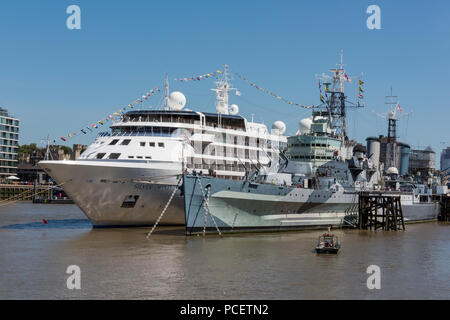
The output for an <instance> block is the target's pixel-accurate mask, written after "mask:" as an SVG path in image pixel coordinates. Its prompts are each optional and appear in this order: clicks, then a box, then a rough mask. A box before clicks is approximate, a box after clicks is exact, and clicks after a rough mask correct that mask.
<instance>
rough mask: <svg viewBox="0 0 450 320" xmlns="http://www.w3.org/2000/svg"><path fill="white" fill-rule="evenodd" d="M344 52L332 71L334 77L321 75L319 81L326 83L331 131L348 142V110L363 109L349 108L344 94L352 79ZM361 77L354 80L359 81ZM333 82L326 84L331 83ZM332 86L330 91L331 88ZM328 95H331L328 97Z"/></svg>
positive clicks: (352, 105)
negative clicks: (346, 68) (347, 72)
mask: <svg viewBox="0 0 450 320" xmlns="http://www.w3.org/2000/svg"><path fill="white" fill-rule="evenodd" d="M344 66H345V64H344V52H343V50H341V53H340V62H339V63H338V64H337V68H335V69H330V70H329V71H330V72H331V73H332V76H331V77H330V76H328V75H321V76H317V78H318V79H319V80H323V81H324V85H325V105H326V107H327V109H328V111H329V114H330V117H331V129H332V130H333V131H334V133H335V134H336V136H338V137H340V138H342V140H343V141H345V140H347V139H348V137H347V125H346V109H347V108H349V107H362V106H361V105H360V104H359V103H358V104H353V103H351V106H348V105H347V104H346V102H348V101H347V100H346V96H345V93H344V87H345V82H346V81H348V82H350V81H351V80H350V78H349V77H348V76H347V74H346V72H345V69H344ZM358 78H359V77H356V78H353V79H358ZM330 80H331V82H326V81H330ZM330 85H332V88H331V90H330V88H329V86H330ZM327 94H330V96H328V95H327Z"/></svg>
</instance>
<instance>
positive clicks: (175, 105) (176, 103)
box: [167, 91, 186, 111]
mask: <svg viewBox="0 0 450 320" xmlns="http://www.w3.org/2000/svg"><path fill="white" fill-rule="evenodd" d="M167 104H168V105H169V107H170V109H172V110H177V111H178V110H181V109H183V107H184V106H185V105H186V97H185V96H184V94H182V93H181V92H179V91H174V92H172V93H171V94H170V95H169V99H168V101H167Z"/></svg>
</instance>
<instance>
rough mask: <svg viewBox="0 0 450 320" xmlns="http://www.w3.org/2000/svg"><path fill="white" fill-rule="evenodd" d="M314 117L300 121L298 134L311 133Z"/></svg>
mask: <svg viewBox="0 0 450 320" xmlns="http://www.w3.org/2000/svg"><path fill="white" fill-rule="evenodd" d="M312 122H313V121H312V117H308V118H305V119H302V120H300V122H299V123H298V134H307V133H309V132H310V131H311V124H312Z"/></svg>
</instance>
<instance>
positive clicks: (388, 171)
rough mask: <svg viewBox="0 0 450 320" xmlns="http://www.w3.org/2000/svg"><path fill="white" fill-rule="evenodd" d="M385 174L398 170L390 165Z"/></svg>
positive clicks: (394, 172) (395, 172)
mask: <svg viewBox="0 0 450 320" xmlns="http://www.w3.org/2000/svg"><path fill="white" fill-rule="evenodd" d="M386 173H387V174H398V170H397V168H396V167H390V168H388V169H387V170H386Z"/></svg>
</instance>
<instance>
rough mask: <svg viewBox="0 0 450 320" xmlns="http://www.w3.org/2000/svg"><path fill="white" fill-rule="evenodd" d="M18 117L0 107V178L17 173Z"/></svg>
mask: <svg viewBox="0 0 450 320" xmlns="http://www.w3.org/2000/svg"><path fill="white" fill-rule="evenodd" d="M18 147H19V119H17V118H14V117H13V116H11V115H10V114H9V113H8V110H5V109H3V108H0V179H2V178H6V177H9V176H11V175H13V176H15V175H17V162H18V154H17V149H18Z"/></svg>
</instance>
